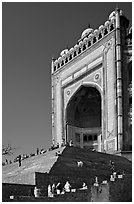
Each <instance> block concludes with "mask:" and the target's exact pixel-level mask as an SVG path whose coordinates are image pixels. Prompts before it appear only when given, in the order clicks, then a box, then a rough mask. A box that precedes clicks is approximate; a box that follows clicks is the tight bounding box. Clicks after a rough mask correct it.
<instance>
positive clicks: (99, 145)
mask: <svg viewBox="0 0 134 204" xmlns="http://www.w3.org/2000/svg"><path fill="white" fill-rule="evenodd" d="M101 137H102V135H101V134H100V135H98V152H101Z"/></svg>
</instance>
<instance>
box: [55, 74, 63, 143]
mask: <svg viewBox="0 0 134 204" xmlns="http://www.w3.org/2000/svg"><path fill="white" fill-rule="evenodd" d="M56 141H57V142H58V143H59V145H60V144H61V142H62V97H61V83H60V78H59V77H58V78H57V84H56Z"/></svg>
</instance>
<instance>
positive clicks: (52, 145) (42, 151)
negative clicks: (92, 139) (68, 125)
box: [2, 139, 65, 167]
mask: <svg viewBox="0 0 134 204" xmlns="http://www.w3.org/2000/svg"><path fill="white" fill-rule="evenodd" d="M64 146H65V140H64V139H63V141H62V143H61V147H64ZM59 147H60V145H59V143H57V144H56V145H55V142H54V140H53V141H52V144H51V146H50V147H49V148H48V150H46V149H45V148H42V149H39V148H37V149H36V153H30V154H22V155H21V154H20V155H18V156H17V157H15V158H14V159H13V160H12V161H11V160H8V159H6V160H5V161H3V162H2V166H5V165H9V164H12V163H15V162H18V165H19V167H20V166H21V164H22V160H24V159H27V158H30V157H33V156H36V155H39V154H45V153H46V152H48V151H52V150H54V149H58V148H59ZM59 154H60V152H57V155H56V156H58V155H59Z"/></svg>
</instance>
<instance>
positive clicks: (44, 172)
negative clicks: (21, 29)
mask: <svg viewBox="0 0 134 204" xmlns="http://www.w3.org/2000/svg"><path fill="white" fill-rule="evenodd" d="M57 151H60V152H61V154H60V155H59V156H56V152H57ZM110 160H111V161H113V162H114V163H115V168H116V171H120V172H125V176H124V178H123V179H122V180H120V179H118V180H116V182H114V183H112V182H110V181H109V178H110V174H111V170H110V168H109V161H110ZM79 161H82V162H83V166H82V167H78V162H79ZM24 162H25V163H22V167H20V168H19V167H18V166H17V164H15V165H13V166H12V167H10V170H9V169H6V167H4V168H5V169H4V168H3V201H10V202H12V201H13V202H15V201H16V202H17V201H22V202H28V201H29V202H30V201H31V202H40V201H41V202H43V201H46V202H47V201H48V202H49V201H50V202H51V201H52V202H55V201H57V202H63V201H67V202H68V201H69V202H71V201H75V202H77V201H81V202H82V201H83V202H86V201H91V197H92V195H91V187H92V185H93V183H94V179H95V177H96V176H97V177H98V182H99V183H101V182H102V181H104V180H107V181H108V183H109V198H108V199H109V200H110V201H113V202H118V201H120V202H121V201H131V199H132V183H131V179H132V163H131V162H130V161H128V160H127V159H126V158H123V157H119V156H115V155H111V154H105V153H99V152H93V151H91V150H86V149H80V148H77V147H62V148H60V149H56V150H53V151H50V152H47V153H45V154H44V155H39V156H35V157H33V158H30V159H27V161H26V160H25V161H24ZM66 181H69V183H70V184H71V188H72V189H76V192H70V193H66V194H64V195H55V196H54V197H53V198H48V196H47V187H48V185H49V184H50V185H52V184H53V183H55V184H57V183H58V182H60V183H61V185H62V186H64V185H65V183H66ZM83 182H85V183H86V184H87V186H88V189H87V190H84V191H83V190H80V189H81V187H82V183H83ZM13 185H14V187H13ZM15 186H16V187H15ZM35 186H36V187H37V188H38V189H40V197H38V198H35V197H34V193H33V192H34V187H35ZM11 189H12V192H11ZM20 189H21V190H20ZM4 192H6V194H4ZM7 192H10V193H9V194H8V195H7ZM11 195H13V197H12V198H13V199H10V198H9V197H10V196H11Z"/></svg>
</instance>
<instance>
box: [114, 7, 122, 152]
mask: <svg viewBox="0 0 134 204" xmlns="http://www.w3.org/2000/svg"><path fill="white" fill-rule="evenodd" d="M116 75H117V124H118V128H117V136H118V137H117V139H118V142H117V145H118V147H117V148H118V150H119V151H121V150H122V145H123V144H122V140H123V127H122V73H121V34H120V10H119V9H117V10H116Z"/></svg>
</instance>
